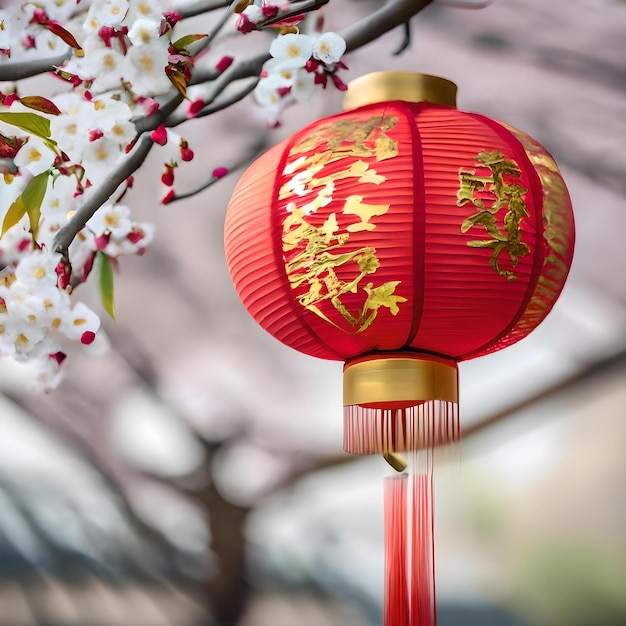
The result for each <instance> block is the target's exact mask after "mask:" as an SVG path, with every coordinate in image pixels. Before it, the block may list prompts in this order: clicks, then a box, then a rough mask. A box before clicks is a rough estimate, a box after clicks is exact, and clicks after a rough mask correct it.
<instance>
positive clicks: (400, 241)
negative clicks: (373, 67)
mask: <svg viewBox="0 0 626 626" xmlns="http://www.w3.org/2000/svg"><path fill="white" fill-rule="evenodd" d="M413 169H414V168H413V156H412V142H411V127H410V125H409V122H408V119H407V117H406V115H405V114H404V113H403V111H402V109H399V108H396V107H391V106H388V105H387V106H385V107H368V108H367V109H365V110H363V109H361V110H359V111H357V112H355V113H352V114H343V115H341V116H340V117H339V118H337V117H335V118H329V119H327V120H320V121H319V122H318V123H317V124H315V125H312V126H310V127H308V128H306V129H304V130H303V131H301V132H300V133H299V134H297V135H296V136H295V137H294V140H293V142H292V148H291V150H290V151H289V155H288V157H287V159H286V162H285V164H284V168H283V171H282V172H281V175H280V176H279V177H278V184H277V188H276V191H277V193H276V203H275V208H274V210H275V215H274V216H273V219H274V232H273V237H274V241H275V245H277V246H278V248H279V250H280V251H281V252H282V254H283V261H284V266H285V279H284V280H285V282H286V283H287V284H289V285H290V288H292V292H293V300H294V302H295V303H296V308H297V311H296V313H297V314H298V315H299V316H301V318H302V320H303V321H304V322H305V323H306V324H307V326H309V327H310V328H311V330H312V332H313V333H314V334H315V335H316V336H318V337H319V338H320V340H321V341H322V342H323V343H325V344H326V345H328V346H331V347H332V349H333V350H334V351H335V352H336V353H338V354H340V355H342V356H343V357H344V358H350V357H352V356H356V355H358V354H362V353H364V352H368V351H371V350H393V349H397V348H400V347H401V346H403V345H404V344H405V342H406V339H407V336H408V334H409V331H410V328H411V326H412V323H413V315H414V311H413V304H414V302H413V298H414V295H413V294H414V284H413V254H414V246H413V227H412V224H413V207H414V197H415V188H414V181H413V179H414V172H413ZM418 184H419V183H418ZM279 332H280V331H279ZM276 336H278V337H279V338H280V339H281V340H283V341H284V340H285V339H284V337H282V336H281V334H277V335H276ZM291 345H292V346H293V347H294V348H296V349H297V350H300V351H303V352H307V349H305V347H304V345H303V344H302V343H301V342H296V343H291Z"/></svg>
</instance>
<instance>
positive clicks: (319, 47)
mask: <svg viewBox="0 0 626 626" xmlns="http://www.w3.org/2000/svg"><path fill="white" fill-rule="evenodd" d="M345 51H346V42H345V40H344V39H343V37H341V36H340V35H338V34H337V33H333V32H328V33H323V34H321V35H320V36H319V37H317V38H316V39H315V41H314V42H313V56H314V57H315V58H316V59H318V60H320V61H322V62H323V63H326V64H331V63H337V61H339V60H340V59H341V57H342V56H343V54H344V52H345Z"/></svg>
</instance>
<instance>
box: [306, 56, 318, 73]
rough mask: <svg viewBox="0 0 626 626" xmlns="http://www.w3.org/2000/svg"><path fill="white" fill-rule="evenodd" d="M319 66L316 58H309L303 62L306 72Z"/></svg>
mask: <svg viewBox="0 0 626 626" xmlns="http://www.w3.org/2000/svg"><path fill="white" fill-rule="evenodd" d="M319 66H320V62H319V61H318V60H316V59H309V60H308V61H307V62H306V63H305V64H304V69H305V70H306V71H307V72H316V71H317V68H318V67H319Z"/></svg>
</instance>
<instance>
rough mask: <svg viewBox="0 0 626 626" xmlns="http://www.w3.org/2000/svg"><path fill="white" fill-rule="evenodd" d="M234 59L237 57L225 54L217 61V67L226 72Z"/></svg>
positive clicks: (218, 69) (219, 70)
mask: <svg viewBox="0 0 626 626" xmlns="http://www.w3.org/2000/svg"><path fill="white" fill-rule="evenodd" d="M234 60H235V59H233V57H229V56H224V57H222V58H221V59H220V60H219V61H218V62H217V64H216V65H215V69H216V70H217V71H218V72H220V74H221V73H222V72H225V71H226V70H227V69H228V68H229V67H230V66H231V65H232V62H233V61H234Z"/></svg>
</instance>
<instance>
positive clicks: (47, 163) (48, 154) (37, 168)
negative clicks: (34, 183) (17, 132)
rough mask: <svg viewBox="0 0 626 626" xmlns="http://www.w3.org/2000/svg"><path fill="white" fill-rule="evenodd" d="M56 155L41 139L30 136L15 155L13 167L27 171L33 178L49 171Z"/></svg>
mask: <svg viewBox="0 0 626 626" xmlns="http://www.w3.org/2000/svg"><path fill="white" fill-rule="evenodd" d="M55 157H56V154H55V153H54V151H53V150H51V149H50V147H49V146H48V145H47V144H46V143H45V142H44V140H43V139H40V138H39V137H36V136H35V135H30V136H29V137H28V139H27V141H26V143H25V144H24V145H23V146H22V147H21V148H20V150H19V152H18V153H17V154H16V155H15V159H14V162H15V165H17V167H20V168H25V169H27V170H28V171H29V172H30V173H31V174H32V175H33V176H36V175H37V174H41V173H43V172H45V171H46V170H49V169H50V167H51V165H52V163H53V162H54V158H55Z"/></svg>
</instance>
